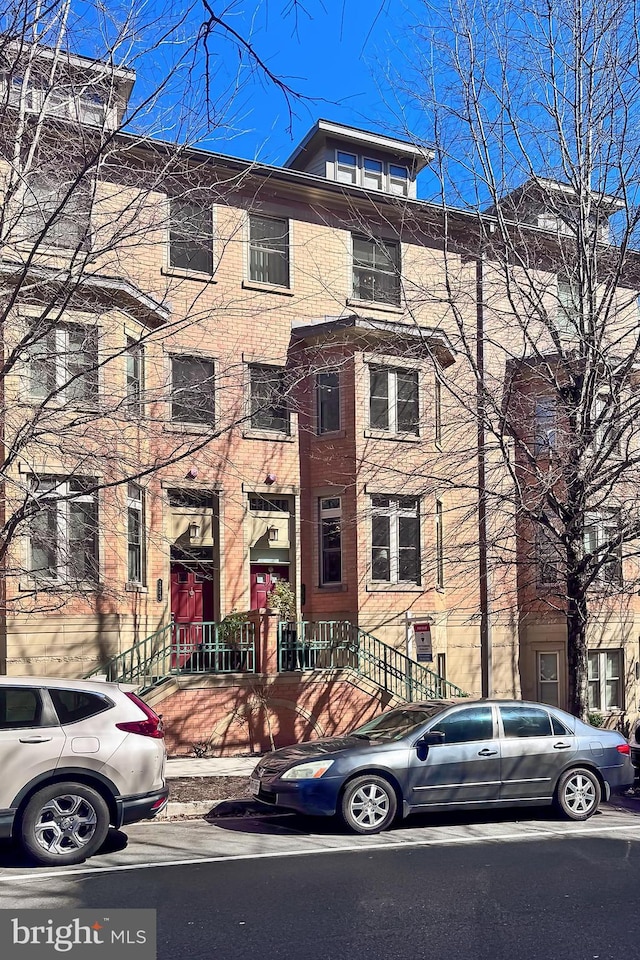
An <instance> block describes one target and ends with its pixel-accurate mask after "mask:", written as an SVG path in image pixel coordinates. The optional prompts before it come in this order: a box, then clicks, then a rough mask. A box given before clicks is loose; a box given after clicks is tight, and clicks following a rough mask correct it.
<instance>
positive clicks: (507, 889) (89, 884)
mask: <svg viewBox="0 0 640 960" xmlns="http://www.w3.org/2000/svg"><path fill="white" fill-rule="evenodd" d="M109 844H110V847H108V848H107V849H106V850H105V851H103V852H101V853H100V854H99V855H98V856H96V857H94V858H92V860H90V861H88V862H87V863H86V864H85V865H82V866H81V867H77V868H67V869H64V868H61V869H58V870H50V869H46V868H41V869H35V870H34V869H33V868H29V867H28V866H27V865H26V864H25V863H23V862H22V861H21V860H20V858H19V857H18V856H17V855H16V854H15V853H14V852H13V851H12V850H10V849H8V848H4V849H0V906H1V907H12V906H18V905H20V906H23V907H49V908H53V907H62V906H73V907H77V908H80V907H92V908H96V909H99V910H106V909H109V908H112V909H115V908H118V907H127V906H139V907H155V908H156V909H157V911H158V958H159V960H218V958H220V960H253V958H254V957H261V958H264V960H272V958H273V960H279V958H287V960H320V958H322V960H330V958H331V960H332V958H334V957H335V958H336V960H337V958H342V957H349V958H350V960H364V958H367V960H370V958H380V960H396V958H403V960H404V958H407V957H415V958H420V960H423V958H424V960H427V958H428V960H440V958H442V960H445V958H447V960H456V958H465V960H466V958H469V960H472V958H473V960H485V958H486V960H529V958H531V960H534V958H535V960H556V958H558V960H560V958H562V960H565V958H566V960H595V958H597V960H606V958H615V960H621V958H628V957H634V956H637V954H638V939H639V934H640V922H639V921H638V920H637V919H636V918H637V916H638V911H637V909H636V904H637V899H638V890H640V816H638V815H637V814H635V813H634V812H633V811H630V810H624V809H620V810H616V809H614V808H611V807H605V808H604V810H603V812H602V813H601V814H599V815H597V816H596V817H594V818H593V819H592V820H591V821H589V822H588V823H586V824H573V823H567V822H564V821H561V820H557V819H556V818H555V817H554V815H553V814H552V813H551V812H549V813H546V812H540V811H537V812H532V815H531V818H522V815H521V814H519V818H516V816H515V815H513V816H506V817H505V816H501V817H500V818H498V817H491V816H484V817H479V815H477V816H476V817H474V818H473V819H470V818H462V817H460V818H456V817H452V816H450V817H439V818H433V817H432V818H419V819H418V818H415V819H413V820H409V821H407V822H406V823H405V824H402V825H400V826H399V827H397V828H395V829H394V830H392V831H390V832H388V833H386V834H383V835H381V836H379V837H366V838H365V837H355V836H353V835H351V834H348V833H345V832H342V831H339V830H336V827H335V824H333V823H331V822H323V821H321V822H319V823H318V822H314V821H305V820H303V819H301V818H297V817H279V818H278V817H276V818H264V819H258V818H251V817H246V818H228V819H226V820H221V821H218V822H216V823H215V824H209V823H205V822H202V821H199V822H191V823H167V824H159V823H146V824H137V825H135V827H131V828H129V829H128V831H127V836H125V835H124V834H120V833H115V832H114V833H113V834H112V835H111V837H110V839H109Z"/></svg>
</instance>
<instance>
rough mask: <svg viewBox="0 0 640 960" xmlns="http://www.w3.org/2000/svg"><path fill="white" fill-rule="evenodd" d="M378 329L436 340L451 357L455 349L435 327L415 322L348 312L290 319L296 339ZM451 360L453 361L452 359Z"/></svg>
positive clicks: (404, 335)
mask: <svg viewBox="0 0 640 960" xmlns="http://www.w3.org/2000/svg"><path fill="white" fill-rule="evenodd" d="M349 329H351V330H355V329H362V330H378V331H381V332H383V333H392V334H396V335H397V336H401V337H407V338H414V339H421V340H436V341H438V342H439V344H440V345H441V346H443V347H444V348H445V349H446V350H447V351H448V352H449V353H450V354H451V356H452V357H454V356H455V354H456V351H455V349H454V347H453V345H452V343H451V341H450V340H449V337H448V336H447V335H446V333H444V332H443V331H442V330H439V329H438V328H437V327H424V326H420V325H419V324H417V323H413V324H410V323H401V322H400V321H398V320H383V319H380V318H378V317H365V316H361V315H360V314H357V313H349V314H347V315H346V316H343V317H324V318H319V319H318V320H316V321H311V323H310V322H309V321H308V320H307V321H304V320H292V322H291V335H292V337H295V338H296V339H300V340H304V339H306V338H307V337H315V336H322V335H324V334H327V333H332V332H334V331H339V330H349ZM452 362H453V361H452Z"/></svg>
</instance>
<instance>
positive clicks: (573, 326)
mask: <svg viewBox="0 0 640 960" xmlns="http://www.w3.org/2000/svg"><path fill="white" fill-rule="evenodd" d="M556 285H557V289H556V292H557V298H558V303H557V311H556V327H557V331H558V333H559V334H560V336H565V337H575V335H576V333H577V331H578V326H579V323H580V309H579V304H578V303H577V302H576V301H577V300H578V299H579V298H578V296H577V284H576V282H575V280H573V279H571V278H570V277H560V276H559V277H558V278H557V281H556Z"/></svg>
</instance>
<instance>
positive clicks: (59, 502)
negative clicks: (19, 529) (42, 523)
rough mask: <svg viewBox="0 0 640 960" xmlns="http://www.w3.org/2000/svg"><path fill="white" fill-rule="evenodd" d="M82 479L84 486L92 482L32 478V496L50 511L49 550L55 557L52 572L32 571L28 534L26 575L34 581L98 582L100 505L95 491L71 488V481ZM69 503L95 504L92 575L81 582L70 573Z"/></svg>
mask: <svg viewBox="0 0 640 960" xmlns="http://www.w3.org/2000/svg"><path fill="white" fill-rule="evenodd" d="M82 482H84V483H86V484H87V485H93V484H95V480H92V479H90V478H84V477H76V478H69V479H68V480H62V479H60V478H59V477H55V476H46V477H39V478H38V479H37V480H36V479H35V478H33V479H32V487H33V495H34V497H36V498H37V499H38V500H39V501H40V502H41V503H42V505H43V509H44V510H48V511H54V525H55V537H56V542H55V544H54V546H53V550H54V552H55V553H56V554H57V556H56V558H55V564H54V566H53V567H52V568H51V569H52V570H53V571H54V572H53V573H51V574H45V573H42V572H40V571H38V570H35V569H34V560H33V533H32V532H30V533H29V549H28V552H29V571H30V576H31V577H33V579H34V580H38V581H48V582H51V583H69V582H84V583H91V584H96V583H98V582H99V579H100V568H99V565H100V542H99V540H100V538H99V533H98V531H99V528H100V514H99V510H100V504H99V499H98V492H97V490H93V491H92V492H90V493H85V494H83V493H82V492H78V491H74V490H73V489H72V486H73V484H74V483H82ZM71 503H90V504H92V505H94V507H95V518H96V529H95V531H94V538H95V539H94V543H95V553H94V556H93V562H94V565H95V575H94V576H92V577H90V578H89V579H87V578H84V579H83V580H81V581H78V580H77V578H75V577H73V576H72V575H71V574H72V557H73V555H74V551H73V550H72V548H71V544H70V540H69V532H70V527H71V519H70V504H71ZM36 516H37V515H36ZM34 519H35V518H34Z"/></svg>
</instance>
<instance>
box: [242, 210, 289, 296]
mask: <svg viewBox="0 0 640 960" xmlns="http://www.w3.org/2000/svg"><path fill="white" fill-rule="evenodd" d="M249 279H250V280H253V281H254V282H255V283H267V284H270V285H271V286H276V287H288V286H289V221H288V220H280V219H276V218H275V217H262V216H258V215H257V214H251V216H250V217H249Z"/></svg>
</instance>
